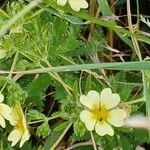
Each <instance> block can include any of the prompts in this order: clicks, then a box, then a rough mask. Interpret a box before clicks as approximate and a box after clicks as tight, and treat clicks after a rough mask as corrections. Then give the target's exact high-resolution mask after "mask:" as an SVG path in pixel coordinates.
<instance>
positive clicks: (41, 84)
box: [28, 74, 51, 111]
mask: <svg viewBox="0 0 150 150" xmlns="http://www.w3.org/2000/svg"><path fill="white" fill-rule="evenodd" d="M50 84H51V78H50V76H49V75H48V74H43V75H41V76H40V77H39V78H37V79H36V80H34V81H33V82H32V83H31V84H29V86H28V94H29V96H28V99H29V100H30V101H31V102H34V103H35V104H36V106H37V109H38V110H40V111H42V109H43V99H44V98H43V96H44V92H45V91H46V89H47V88H48V86H49V85H50Z"/></svg>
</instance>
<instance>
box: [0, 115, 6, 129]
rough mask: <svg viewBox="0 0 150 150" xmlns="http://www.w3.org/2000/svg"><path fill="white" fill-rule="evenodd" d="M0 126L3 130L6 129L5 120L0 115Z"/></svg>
mask: <svg viewBox="0 0 150 150" xmlns="http://www.w3.org/2000/svg"><path fill="white" fill-rule="evenodd" d="M0 125H1V126H2V127H3V128H5V127H6V124H5V120H4V118H3V117H2V116H1V115H0Z"/></svg>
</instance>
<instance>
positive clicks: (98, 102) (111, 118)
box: [80, 88, 127, 136]
mask: <svg viewBox="0 0 150 150" xmlns="http://www.w3.org/2000/svg"><path fill="white" fill-rule="evenodd" d="M80 102H81V103H82V104H83V105H84V106H85V107H86V108H87V109H86V110H83V111H81V113H80V120H81V121H82V122H84V123H85V126H86V128H87V129H88V130H89V131H92V130H94V129H95V131H96V133H97V134H98V135H100V136H104V135H106V134H108V135H110V136H113V135H114V130H113V128H112V126H115V127H121V126H123V125H124V119H125V118H126V116H127V113H126V112H125V111H124V110H123V109H120V108H119V107H117V105H118V104H119V102H120V96H119V95H118V94H116V93H112V91H111V89H110V88H105V89H103V90H102V91H101V93H100V94H99V93H98V92H96V91H94V90H91V91H89V92H88V94H87V96H85V95H82V96H81V97H80Z"/></svg>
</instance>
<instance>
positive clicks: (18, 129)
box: [8, 103, 30, 147]
mask: <svg viewBox="0 0 150 150" xmlns="http://www.w3.org/2000/svg"><path fill="white" fill-rule="evenodd" d="M10 124H11V125H13V126H14V130H13V131H12V132H11V133H10V134H9V136H8V141H12V144H11V146H14V145H16V144H17V143H18V141H19V140H20V145H19V146H20V147H22V146H23V144H24V142H25V141H27V140H29V137H30V134H29V131H28V128H27V124H26V119H25V116H24V114H23V111H22V108H21V105H20V103H16V105H15V106H14V108H12V113H11V119H10Z"/></svg>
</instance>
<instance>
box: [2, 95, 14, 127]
mask: <svg viewBox="0 0 150 150" xmlns="http://www.w3.org/2000/svg"><path fill="white" fill-rule="evenodd" d="M3 101H4V95H3V94H1V93H0V125H1V126H2V127H3V128H5V127H6V124H5V120H4V119H6V120H10V117H11V115H10V114H11V108H10V107H9V106H8V105H6V104H4V103H2V102H3Z"/></svg>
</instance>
